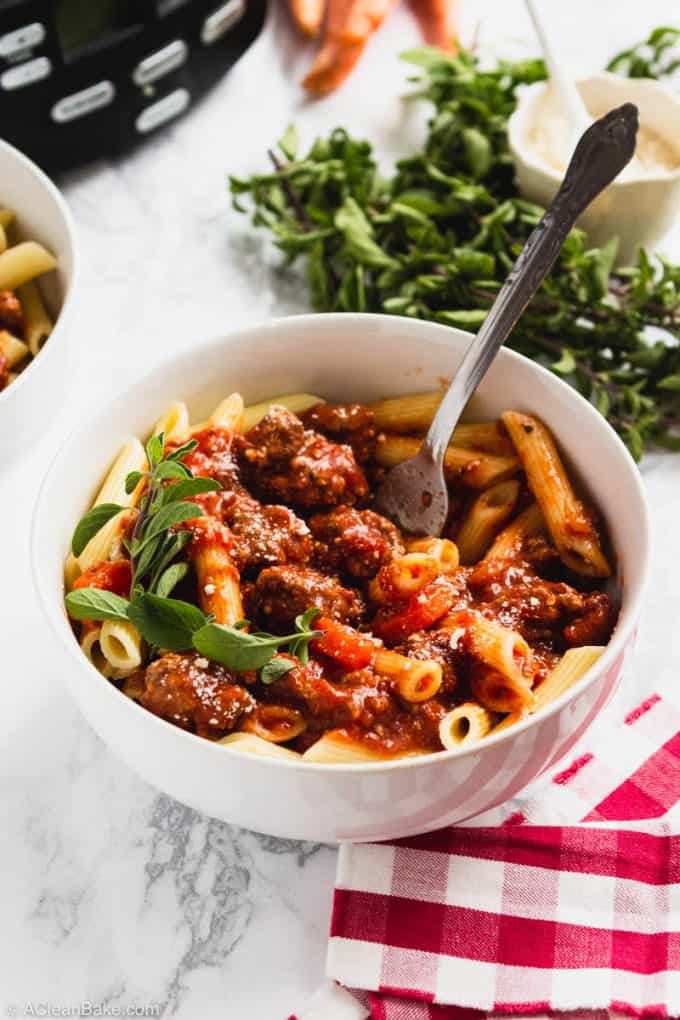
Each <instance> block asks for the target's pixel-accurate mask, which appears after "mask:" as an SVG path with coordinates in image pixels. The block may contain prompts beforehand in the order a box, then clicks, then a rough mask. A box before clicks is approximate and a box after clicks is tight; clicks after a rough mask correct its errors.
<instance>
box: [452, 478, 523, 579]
mask: <svg viewBox="0 0 680 1020" xmlns="http://www.w3.org/2000/svg"><path fill="white" fill-rule="evenodd" d="M518 496H519V482H517V481H514V480H511V481H508V482H498V483H497V484H496V485H492V486H491V488H489V489H485V490H484V492H482V493H481V495H479V496H478V497H477V499H476V500H475V501H474V503H473V504H472V506H471V507H470V509H469V510H468V512H467V514H466V516H465V519H464V520H463V523H462V524H461V526H460V529H459V531H458V534H457V535H456V545H457V546H458V553H459V555H460V562H461V563H464V564H470V563H476V562H477V560H480V559H482V557H483V556H484V553H485V552H486V551H487V550H488V548H489V546H490V545H491V543H492V542H493V540H494V538H495V537H496V535H497V534H498V532H499V531H500V530H501V528H502V527H503V525H504V524H505V522H506V521H507V520H508V518H509V517H510V515H511V514H512V511H513V510H514V509H515V505H516V503H517V498H518Z"/></svg>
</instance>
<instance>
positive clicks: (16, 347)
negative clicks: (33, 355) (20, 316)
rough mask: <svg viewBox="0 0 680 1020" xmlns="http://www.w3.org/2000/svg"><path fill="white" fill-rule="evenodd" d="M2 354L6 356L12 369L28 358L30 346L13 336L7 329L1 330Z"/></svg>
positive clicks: (0, 350) (0, 344) (0, 343)
mask: <svg viewBox="0 0 680 1020" xmlns="http://www.w3.org/2000/svg"><path fill="white" fill-rule="evenodd" d="M0 353H1V354H3V355H4V356H5V358H6V359H7V364H8V365H9V366H10V368H13V367H14V365H18V364H19V362H20V361H23V360H24V358H26V357H27V356H28V354H29V350H28V344H25V343H24V341H23V340H19V338H18V337H16V336H13V335H12V333H9V332H8V331H7V330H6V329H0Z"/></svg>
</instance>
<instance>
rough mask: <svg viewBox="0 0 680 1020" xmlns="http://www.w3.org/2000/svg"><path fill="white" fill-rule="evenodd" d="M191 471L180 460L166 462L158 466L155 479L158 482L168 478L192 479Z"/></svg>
mask: <svg viewBox="0 0 680 1020" xmlns="http://www.w3.org/2000/svg"><path fill="white" fill-rule="evenodd" d="M191 477H192V475H191V471H190V470H189V468H188V467H186V466H185V465H184V464H182V462H181V461H178V460H164V461H161V463H160V464H159V465H158V467H157V468H156V470H155V471H154V478H155V479H156V481H160V480H165V479H167V478H191Z"/></svg>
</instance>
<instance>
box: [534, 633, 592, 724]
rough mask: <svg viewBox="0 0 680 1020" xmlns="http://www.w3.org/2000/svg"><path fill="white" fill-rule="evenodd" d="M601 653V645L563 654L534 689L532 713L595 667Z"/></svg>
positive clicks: (571, 649) (555, 698)
mask: <svg viewBox="0 0 680 1020" xmlns="http://www.w3.org/2000/svg"><path fill="white" fill-rule="evenodd" d="M603 651H604V648H603V647H602V646H601V645H584V646H583V647H582V648H570V649H569V651H567V652H565V653H564V655H563V656H562V658H561V659H560V661H559V662H558V663H557V665H556V666H555V668H554V669H553V670H552V671H551V672H550V673H549V674H548V676H547V677H546V678H545V680H544V681H543V682H542V683H540V684H539V685H538V687H537V688H536V691H535V695H536V700H535V703H534V706H533V709H532V711H534V712H538V710H539V709H541V708H544V707H545V706H546V705H548V704H549V703H550V702H551V701H556V700H557V698H559V697H560V696H561V695H562V694H564V692H565V691H568V690H569V688H570V687H573V686H574V684H575V683H577V682H578V681H579V680H580V679H581V678H582V677H583V676H585V674H586V673H587V672H588V670H589V669H590V668H591V666H594V665H595V663H596V662H597V660H598V659H599V658H600V656H601V655H602V653H603Z"/></svg>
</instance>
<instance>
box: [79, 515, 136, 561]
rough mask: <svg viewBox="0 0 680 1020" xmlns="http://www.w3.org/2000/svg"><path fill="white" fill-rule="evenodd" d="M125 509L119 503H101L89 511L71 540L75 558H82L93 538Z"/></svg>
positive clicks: (81, 519) (82, 518)
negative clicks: (81, 555)
mask: <svg viewBox="0 0 680 1020" xmlns="http://www.w3.org/2000/svg"><path fill="white" fill-rule="evenodd" d="M122 509H123V507H122V506H119V505H118V504H117V503H100V504H99V505H98V506H93V507H92V509H91V510H88V511H87V513H86V514H84V516H83V517H81V518H80V521H79V522H78V526H77V527H76V530H75V531H74V532H73V538H72V539H71V552H72V553H73V555H74V556H80V554H81V553H82V552H83V550H84V549H85V546H86V545H87V543H88V542H89V541H90V539H91V538H93V537H94V536H95V535H96V534H97V532H98V531H100V530H101V529H102V528H103V527H104V525H105V524H107V523H108V522H109V521H110V520H111V518H112V517H115V516H116V514H118V513H120V511H121V510H122Z"/></svg>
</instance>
